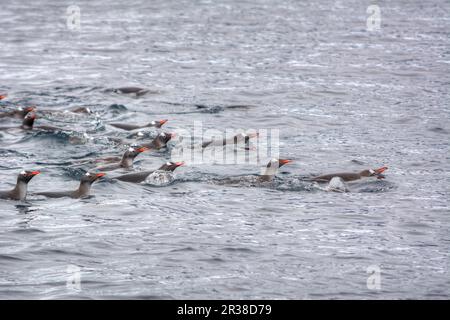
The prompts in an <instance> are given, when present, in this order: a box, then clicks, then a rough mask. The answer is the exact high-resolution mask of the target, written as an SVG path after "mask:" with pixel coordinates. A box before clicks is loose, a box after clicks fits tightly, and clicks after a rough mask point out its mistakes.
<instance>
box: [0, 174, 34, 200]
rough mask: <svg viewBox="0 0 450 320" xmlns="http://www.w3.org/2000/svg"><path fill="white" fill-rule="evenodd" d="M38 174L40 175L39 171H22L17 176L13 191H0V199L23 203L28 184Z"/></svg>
mask: <svg viewBox="0 0 450 320" xmlns="http://www.w3.org/2000/svg"><path fill="white" fill-rule="evenodd" d="M38 174H40V172H39V171H22V172H21V173H19V175H18V176H17V183H16V186H15V187H14V189H12V190H9V191H0V199H10V200H20V201H24V200H25V199H26V197H27V190H28V182H30V180H31V179H33V177H35V176H37V175H38Z"/></svg>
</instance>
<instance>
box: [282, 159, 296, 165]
mask: <svg viewBox="0 0 450 320" xmlns="http://www.w3.org/2000/svg"><path fill="white" fill-rule="evenodd" d="M279 161H280V164H287V163H290V162H293V160H288V159H280V160H279Z"/></svg>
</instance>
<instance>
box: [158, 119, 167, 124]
mask: <svg viewBox="0 0 450 320" xmlns="http://www.w3.org/2000/svg"><path fill="white" fill-rule="evenodd" d="M167 121H169V120H167V119H165V120H160V121H159V125H160V126H162V125H163V124H164V123H166V122H167Z"/></svg>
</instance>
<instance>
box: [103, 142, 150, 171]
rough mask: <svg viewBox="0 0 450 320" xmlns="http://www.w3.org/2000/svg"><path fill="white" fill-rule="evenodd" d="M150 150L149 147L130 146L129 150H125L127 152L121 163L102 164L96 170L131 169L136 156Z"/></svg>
mask: <svg viewBox="0 0 450 320" xmlns="http://www.w3.org/2000/svg"><path fill="white" fill-rule="evenodd" d="M147 150H150V148H147V147H142V146H140V147H130V148H128V150H127V151H125V153H124V154H123V156H122V159H121V160H120V162H119V163H115V164H110V165H106V166H100V167H97V168H95V170H97V171H111V170H116V169H119V168H125V169H129V168H131V167H133V161H134V158H136V157H137V156H138V155H139V154H140V153H142V152H144V151H147Z"/></svg>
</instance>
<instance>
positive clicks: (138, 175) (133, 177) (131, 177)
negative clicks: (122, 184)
mask: <svg viewBox="0 0 450 320" xmlns="http://www.w3.org/2000/svg"><path fill="white" fill-rule="evenodd" d="M183 164H184V162H183V161H181V162H167V163H165V164H164V165H162V166H161V167H160V168H159V169H157V170H160V171H171V172H173V171H174V170H175V169H176V168H178V167H179V166H182V165H183ZM155 171H156V170H152V171H141V172H135V173H129V174H124V175H121V176H117V177H114V178H113V179H117V180H120V181H126V182H134V183H139V182H143V181H145V179H147V177H148V176H149V175H151V174H152V173H153V172H155Z"/></svg>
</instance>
